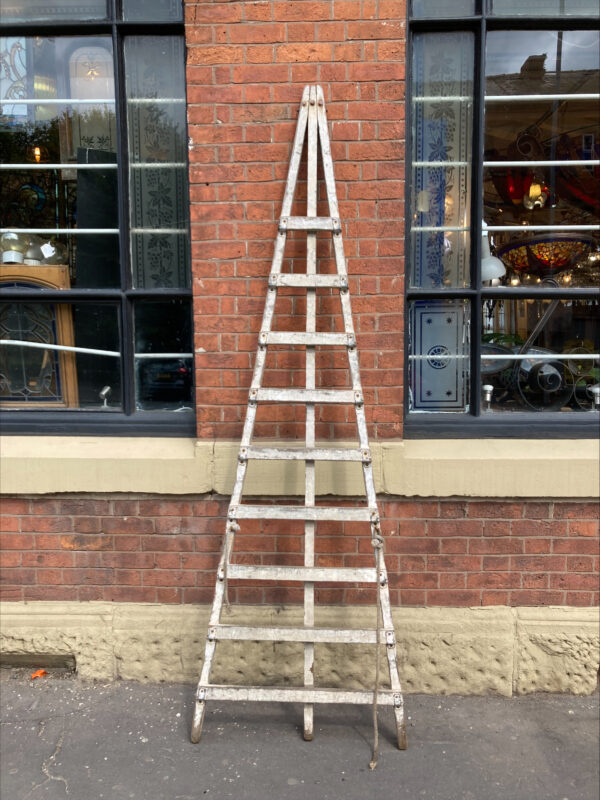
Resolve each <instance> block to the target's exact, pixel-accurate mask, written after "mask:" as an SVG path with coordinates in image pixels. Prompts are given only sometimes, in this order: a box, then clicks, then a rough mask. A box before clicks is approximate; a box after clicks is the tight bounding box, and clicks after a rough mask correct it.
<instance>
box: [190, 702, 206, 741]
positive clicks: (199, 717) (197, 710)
mask: <svg viewBox="0 0 600 800" xmlns="http://www.w3.org/2000/svg"><path fill="white" fill-rule="evenodd" d="M205 710H206V703H205V702H204V701H203V700H196V705H195V707H194V719H193V721H192V730H191V732H190V741H191V743H192V744H198V742H199V741H200V736H201V735H202V722H203V721H204V711H205Z"/></svg>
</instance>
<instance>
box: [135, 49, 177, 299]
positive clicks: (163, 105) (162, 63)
mask: <svg viewBox="0 0 600 800" xmlns="http://www.w3.org/2000/svg"><path fill="white" fill-rule="evenodd" d="M125 64H126V81H127V122H128V132H129V151H130V191H131V204H130V205H131V260H132V268H133V282H134V285H135V286H138V287H144V288H149V287H152V288H153V287H187V286H188V285H189V266H188V263H189V248H188V228H187V219H188V212H187V207H188V189H187V147H186V119H185V91H184V51H183V41H182V40H181V39H180V38H178V37H162V38H160V39H159V38H157V37H135V38H131V39H128V40H127V41H126V43H125Z"/></svg>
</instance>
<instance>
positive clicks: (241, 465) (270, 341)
mask: <svg viewBox="0 0 600 800" xmlns="http://www.w3.org/2000/svg"><path fill="white" fill-rule="evenodd" d="M307 131H308V146H307V159H308V174H307V215H306V216H305V217H292V216H291V215H290V212H291V208H292V201H293V198H294V191H295V188H296V183H297V180H298V171H299V166H300V159H301V155H302V150H303V146H304V140H305V136H306V133H307ZM319 144H320V151H321V157H322V165H323V173H324V178H325V186H326V191H327V199H328V204H329V214H330V215H329V216H328V217H323V216H317V160H318V151H319ZM292 230H298V231H305V232H306V241H307V244H306V248H307V250H306V273H302V274H298V273H294V274H287V273H282V271H281V268H282V263H283V256H284V248H285V244H286V238H287V233H288V231H292ZM317 231H330V232H331V234H332V238H333V248H334V252H335V261H336V267H337V273H336V274H319V273H317V247H316V245H317ZM287 286H291V287H303V288H305V289H306V331H305V332H274V331H272V330H271V327H272V322H273V316H274V313H275V305H276V300H277V290H278V289H279V288H280V287H287ZM321 287H330V288H333V289H337V290H339V296H340V300H341V308H342V317H343V325H344V332H343V333H321V332H318V331H317V330H316V301H317V290H318V289H319V288H321ZM275 344H276V345H281V344H287V345H292V346H296V345H303V346H304V347H305V349H306V385H305V388H302V389H299V388H294V389H290V388H287V389H273V388H263V387H262V376H263V372H264V368H265V362H266V356H267V349H268V347H269V345H275ZM317 346H321V347H322V346H345V347H346V350H347V354H348V363H349V370H350V376H351V381H352V389H350V390H339V389H317V388H316V369H315V362H316V359H315V355H316V347H317ZM262 402H267V403H295V404H303V405H305V407H306V438H305V446H304V448H289V449H288V448H285V447H262V446H254V445H253V444H252V436H253V430H254V421H255V418H256V413H257V407H258V404H259V403H262ZM321 403H340V404H352V405H353V406H354V409H355V412H356V421H357V432H358V440H359V446H358V447H357V448H354V449H344V448H339V449H335V448H323V447H317V446H316V442H315V406H316V405H319V404H321ZM251 460H267V461H276V460H299V461H304V462H305V496H304V505H303V506H290V505H247V504H244V503H242V494H243V485H244V478H245V475H246V470H247V466H248V462H249V461H251ZM317 461H338V462H358V463H360V464H361V465H362V472H363V477H364V483H365V494H366V506H364V507H362V506H361V507H331V506H317V505H315V498H316V488H315V462H317ZM246 519H280V520H303V521H304V566H302V567H299V566H266V565H249V564H236V563H232V560H231V554H232V549H233V540H234V536H235V532H236V531H237V530H238V529H239V524H238V523H239V521H240V520H246ZM329 520H337V521H342V522H346V521H357V522H364V523H365V524H366V525H369V526H370V530H371V541H372V545H373V548H374V554H375V567H374V568H365V567H359V568H348V567H318V566H315V529H316V526H317V524H318V523H319V522H321V521H329ZM240 578H242V579H245V580H257V581H265V580H267V581H297V582H300V583H302V584H303V585H304V625H303V626H302V627H256V626H252V627H250V626H242V625H235V624H224V623H222V622H221V612H222V610H223V605H224V604H226V605H228V602H229V601H228V597H227V581H228V580H229V579H232V580H233V579H240ZM316 582H326V583H330V582H331V583H335V582H343V583H346V582H355V583H365V584H371V585H373V586H374V587H376V589H377V622H376V625H375V627H374V628H373V629H367V630H359V629H347V630H341V629H338V628H318V627H315V590H314V587H315V583H316ZM221 640H235V641H269V642H301V643H303V644H304V685H303V686H302V687H288V686H234V685H216V684H211V683H210V673H211V667H212V663H213V658H214V654H215V648H216V645H217V642H219V641H221ZM317 642H326V643H332V644H334V643H342V642H343V643H361V644H373V645H375V648H376V685H375V688H374V690H372V691H369V690H351V691H346V690H340V689H327V688H321V687H316V686H315V685H314V674H313V667H314V647H315V643H317ZM380 642H381V643H382V644H384V643H385V645H386V647H385V649H386V654H387V663H388V671H389V683H390V687H391V688H389V689H382V688H380V686H379V643H380ZM207 700H244V701H276V702H290V703H298V702H300V703H303V704H304V738H305V739H306V740H311V739H312V738H313V734H314V725H313V704H314V703H348V704H372V705H373V717H374V730H375V746H374V755H373V760H372V761H371V767H372V768H373V767H374V766H375V765H376V763H377V739H378V734H377V706H378V705H390V706H392V707H393V710H394V714H395V720H396V729H397V737H398V747H399V748H400V749H401V750H404V749H406V728H405V720H404V709H403V699H402V689H401V686H400V678H399V675H398V664H397V658H396V638H395V632H394V625H393V621H392V614H391V607H390V597H389V588H388V580H387V572H386V569H385V563H384V557H383V536H382V534H381V527H380V520H379V512H378V508H377V498H376V495H375V485H374V482H373V469H372V464H371V453H370V449H369V440H368V436H367V425H366V418H365V410H364V400H363V393H362V386H361V381H360V373H359V365H358V354H357V350H356V338H355V334H354V326H353V322H352V312H351V308H350V295H349V291H348V275H347V270H346V261H345V258H344V249H343V242H342V235H341V224H340V215H339V210H338V203H337V195H336V190H335V180H334V174H333V161H332V157H331V148H330V143H329V133H328V128H327V119H326V115H325V103H324V99H323V91H322V89H321V87H320V86H310V87H309V86H307V87H305V89H304V93H303V95H302V101H301V105H300V110H299V114H298V123H297V127H296V134H295V138H294V145H293V151H292V156H291V160H290V165H289V171H288V176H287V182H286V187H285V193H284V198H283V206H282V211H281V218H280V221H279V229H278V233H277V239H276V243H275V252H274V256H273V261H272V266H271V274H270V276H269V281H268V292H267V298H266V303H265V309H264V315H263V321H262V327H261V331H260V334H259V337H258V350H257V354H256V361H255V365H254V373H253V377H252V383H251V386H250V391H249V397H248V408H247V412H246V419H245V423H244V429H243V433H242V440H241V444H240V450H239V456H238V465H237V472H236V478H235V484H234V488H233V492H232V495H231V502H230V506H229V511H228V515H227V524H226V527H225V538H224V544H223V551H222V554H221V559H220V562H219V567H218V570H217V582H216V589H215V596H214V601H213V606H212V611H211V615H210V620H209V627H208V635H207V641H206V650H205V655H204V662H203V666H202V672H201V675H200V680H199V683H198V688H197V692H196V701H195V710H194V719H193V723H192V730H191V740H192V742H198V741H199V739H200V735H201V732H202V723H203V719H204V713H205V709H206V702H207Z"/></svg>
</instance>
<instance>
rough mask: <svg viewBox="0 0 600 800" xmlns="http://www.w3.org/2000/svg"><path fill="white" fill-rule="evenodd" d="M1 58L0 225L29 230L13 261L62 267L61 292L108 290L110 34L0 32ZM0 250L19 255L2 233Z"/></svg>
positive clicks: (111, 234) (114, 249)
mask: <svg viewBox="0 0 600 800" xmlns="http://www.w3.org/2000/svg"><path fill="white" fill-rule="evenodd" d="M0 59H1V60H2V69H1V70H0V102H1V103H2V106H1V111H2V113H1V115H0V161H1V162H2V163H3V164H4V165H5V166H6V165H12V166H11V167H10V168H8V169H6V168H5V169H2V170H0V227H1V228H3V229H4V230H5V232H6V233H8V234H10V235H11V236H13V237H14V236H21V237H24V236H27V235H29V246H28V248H26V250H25V251H24V252H23V258H22V260H21V261H20V263H24V262H25V260H27V263H31V264H33V265H35V266H38V265H51V264H62V265H65V266H68V274H69V286H66V287H65V288H69V287H83V288H99V287H111V286H117V285H118V284H119V280H120V274H119V259H118V219H117V215H118V212H117V209H118V198H117V169H116V167H117V164H116V161H117V152H116V151H117V142H116V138H117V134H116V116H115V100H114V98H115V87H114V73H113V53H112V43H111V40H110V38H109V37H90V38H89V39H85V40H84V39H81V38H73V37H61V38H44V37H35V38H30V37H3V38H2V39H1V40H0ZM96 231H97V233H96ZM0 247H1V248H2V254H3V255H2V260H3V262H4V263H15V261H18V259H19V257H18V254H17V255H15V253H14V252H8V251H9V250H11V249H15V248H12V247H11V246H10V242H9V241H8V240H7V239H6V238H3V239H2V241H1V242H0ZM17 249H18V248H17ZM27 250H30V253H29V255H28V256H27ZM26 257H27V258H26Z"/></svg>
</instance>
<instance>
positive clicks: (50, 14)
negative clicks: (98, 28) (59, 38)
mask: <svg viewBox="0 0 600 800" xmlns="http://www.w3.org/2000/svg"><path fill="white" fill-rule="evenodd" d="M92 19H106V0H53V2H52V3H47V2H44V0H2V22H4V23H6V22H34V21H40V22H42V21H46V20H48V21H53V20H56V21H57V22H58V21H59V20H69V21H73V22H76V21H79V20H81V21H87V20H92Z"/></svg>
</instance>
